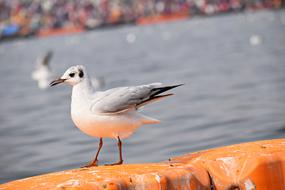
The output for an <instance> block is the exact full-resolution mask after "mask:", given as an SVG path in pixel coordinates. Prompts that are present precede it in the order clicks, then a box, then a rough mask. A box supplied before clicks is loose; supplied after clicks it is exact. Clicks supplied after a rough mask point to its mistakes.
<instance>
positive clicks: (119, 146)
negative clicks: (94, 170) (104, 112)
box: [105, 136, 123, 166]
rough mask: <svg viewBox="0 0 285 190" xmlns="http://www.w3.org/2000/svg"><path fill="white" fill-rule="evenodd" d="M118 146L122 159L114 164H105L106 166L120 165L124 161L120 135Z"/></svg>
mask: <svg viewBox="0 0 285 190" xmlns="http://www.w3.org/2000/svg"><path fill="white" fill-rule="evenodd" d="M118 148H119V157H120V160H119V161H118V162H116V163H113V164H105V166H114V165H120V164H122V163H123V156H122V141H121V139H120V137H119V136H118Z"/></svg>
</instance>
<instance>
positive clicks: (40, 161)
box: [0, 0, 285, 183]
mask: <svg viewBox="0 0 285 190" xmlns="http://www.w3.org/2000/svg"><path fill="white" fill-rule="evenodd" d="M283 8H284V1H282V0H33V1H32V0H0V66H1V68H0V84H1V86H0V87H1V90H0V101H1V102H0V104H1V106H0V183H4V182H7V181H11V180H15V179H20V178H23V177H30V176H34V175H38V174H43V173H48V172H53V171H59V170H65V169H71V168H76V167H80V166H83V165H85V164H86V163H88V162H89V161H90V160H92V159H93V157H94V155H95V152H96V150H97V146H98V139H95V138H91V137H89V136H86V135H85V134H83V133H82V132H80V131H79V130H78V129H77V128H76V127H75V126H74V124H73V122H72V120H71V117H70V95H71V88H70V87H69V86H65V85H62V86H56V87H54V88H48V87H47V85H46V84H48V83H49V81H50V80H51V79H54V78H56V77H57V76H60V75H62V73H63V72H64V71H65V70H66V69H67V68H68V67H70V66H72V65H77V64H83V65H85V66H86V67H87V68H88V72H89V75H91V76H94V77H97V78H98V79H101V80H104V85H101V86H100V87H98V89H99V88H100V89H108V88H113V87H118V86H128V85H139V84H145V83H151V82H163V83H165V84H174V83H185V85H184V86H182V87H179V88H177V89H175V90H174V93H175V95H174V96H172V97H169V98H167V99H165V100H163V101H161V102H158V103H155V104H153V105H149V106H147V107H146V108H144V109H143V110H141V111H142V112H143V113H144V114H146V115H149V116H152V117H154V118H157V119H160V120H161V121H162V122H161V123H160V124H157V125H148V126H143V127H141V128H139V129H138V130H137V132H136V133H135V134H134V135H132V136H131V137H130V138H128V139H125V140H124V141H123V144H124V146H123V153H124V158H125V163H145V162H157V161H162V160H167V159H168V158H170V157H173V156H178V155H182V154H186V153H189V152H193V151H199V150H203V149H208V148H213V147H219V146H224V145H229V144H235V143H240V142H246V141H254V140H262V139H272V138H282V137H284V135H285V119H284V118H285V117H284V116H285V104H284V102H285V63H284V60H285V54H284V52H285V11H284V9H283ZM48 52H49V53H48ZM47 63H49V64H47ZM117 154H118V151H117V146H116V141H115V140H111V139H105V141H104V147H103V149H102V152H101V154H100V157H99V160H100V164H104V163H111V162H114V161H116V160H117V157H118V155H117Z"/></svg>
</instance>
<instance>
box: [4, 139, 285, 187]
mask: <svg viewBox="0 0 285 190" xmlns="http://www.w3.org/2000/svg"><path fill="white" fill-rule="evenodd" d="M0 189H1V190H2V189H21V190H25V189H38V190H43V189H62V190H67V189H71V190H75V189H86V190H89V189H92V190H94V189H95V190H96V189H98V190H101V189H108V190H119V189H136V190H140V189H143V190H150V189H163V190H166V189H177V190H179V189H185V190H186V189H191V190H198V189H201V190H203V189H208V190H210V189H213V190H214V189H215V190H224V189H226V190H236V189H244V190H254V189H257V190H284V189H285V139H276V140H268V141H258V142H251V143H244V144H238V145H232V146H227V147H222V148H216V149H210V150H206V151H202V152H196V153H192V154H187V155H184V156H179V157H175V158H172V159H170V161H164V162H161V163H152V164H126V165H120V166H99V167H93V168H83V169H74V170H67V171H62V172H57V173H51V174H46V175H41V176H36V177H31V178H27V179H22V180H16V181H12V182H10V183H6V184H3V185H0Z"/></svg>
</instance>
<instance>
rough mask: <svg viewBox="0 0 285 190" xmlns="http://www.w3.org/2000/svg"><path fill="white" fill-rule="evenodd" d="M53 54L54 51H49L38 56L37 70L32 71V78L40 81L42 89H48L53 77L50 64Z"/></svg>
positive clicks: (39, 84)
mask: <svg viewBox="0 0 285 190" xmlns="http://www.w3.org/2000/svg"><path fill="white" fill-rule="evenodd" d="M52 54H53V53H52V51H48V52H46V53H45V54H44V55H43V56H40V57H38V58H37V66H36V70H35V71H34V72H33V73H32V78H33V79H34V80H36V81H37V82H38V87H39V88H40V89H46V88H47V87H48V86H49V83H50V82H51V80H52V78H53V74H52V71H51V68H50V65H49V62H50V60H51V58H52Z"/></svg>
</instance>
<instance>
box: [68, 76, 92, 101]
mask: <svg viewBox="0 0 285 190" xmlns="http://www.w3.org/2000/svg"><path fill="white" fill-rule="evenodd" d="M93 93H94V89H93V87H92V85H91V83H90V80H89V79H88V78H85V79H83V81H81V82H80V83H78V84H76V85H75V86H73V88H72V99H73V100H75V99H81V100H83V99H84V100H88V99H89V98H91V96H92V94H93Z"/></svg>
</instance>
